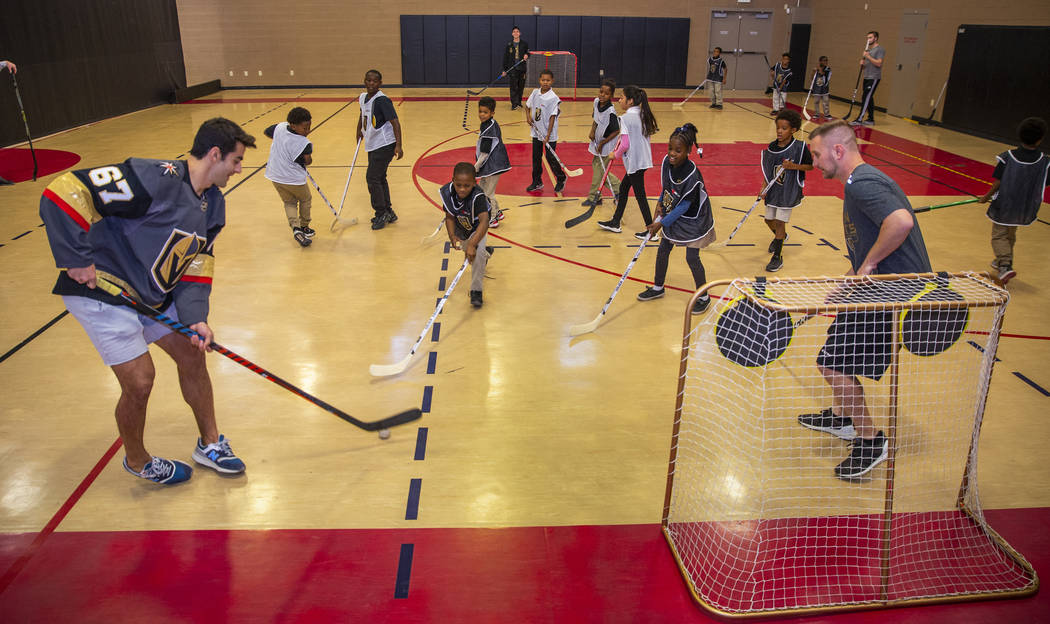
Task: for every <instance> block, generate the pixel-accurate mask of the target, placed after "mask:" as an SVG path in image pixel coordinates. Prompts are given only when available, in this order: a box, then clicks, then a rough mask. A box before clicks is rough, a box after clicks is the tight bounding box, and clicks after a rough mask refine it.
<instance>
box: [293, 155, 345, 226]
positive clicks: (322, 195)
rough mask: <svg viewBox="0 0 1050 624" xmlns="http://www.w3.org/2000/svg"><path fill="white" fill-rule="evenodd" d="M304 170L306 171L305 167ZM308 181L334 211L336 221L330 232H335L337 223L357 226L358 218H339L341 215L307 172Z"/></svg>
mask: <svg viewBox="0 0 1050 624" xmlns="http://www.w3.org/2000/svg"><path fill="white" fill-rule="evenodd" d="M304 169H305V167H304ZM306 179H307V180H309V181H310V184H313V185H314V188H315V189H317V194H318V195H320V196H321V199H322V200H323V201H324V203H325V205H326V206H328V209H329V210H331V211H332V214H333V215H335V221H333V222H332V227H331V228H329V229H330V230H332V231H333V232H334V231H335V224H336V223H339V224H340V225H342V226H343V227H347V226H350V225H357V217H354V218H352V219H349V220H348V219H343V218H342V217H340V216H339V213H338V212H336V211H335V206H333V205H332V202H330V201H328V198H327V197H325V196H324V191H322V190H321V187H320V186H317V182H316V181H315V180H314V177H313V176H312V175H310V172H309V171H307V172H306Z"/></svg>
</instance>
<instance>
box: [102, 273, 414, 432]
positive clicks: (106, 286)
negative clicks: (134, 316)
mask: <svg viewBox="0 0 1050 624" xmlns="http://www.w3.org/2000/svg"><path fill="white" fill-rule="evenodd" d="M97 283H98V287H99V288H101V289H102V290H104V291H106V292H107V293H109V294H111V295H114V296H116V297H119V298H120V301H121V303H123V304H124V305H126V306H128V307H129V308H132V309H133V310H135V311H136V312H138V313H139V314H142V315H145V316H148V317H150V318H151V319H153V320H155V321H158V322H160V323H163V324H165V325H167V326H168V328H169V329H171V330H172V331H174V332H178V333H180V334H182V335H183V336H185V337H186V338H187V339H192V338H193V337H194V336H196V337H198V338H199V337H200V336H199V334H197V332H195V331H193V330H192V329H190V328H189V327H186V326H185V325H183V324H182V323H180V322H178V321H176V320H175V319H173V318H171V317H169V316H167V315H165V314H164V313H162V312H160V311H158V310H155V309H153V308H151V307H150V306H148V305H146V304H144V303H142V302H140V301H137V300H136V299H134V298H132V296H131V295H130V294H128V293H127V292H126V291H125V290H123V289H121V288H120V287H119V286H117V285H116V284H113V283H110V282H108V281H106V280H104V279H101V278H98V280H97ZM208 346H210V347H211V348H212V350H214V351H218V352H219V353H221V354H222V355H224V356H226V357H228V358H229V359H231V360H233V361H234V362H237V363H238V364H240V365H241V366H243V367H245V368H247V369H248V370H250V371H252V372H253V373H256V374H257V375H259V376H260V377H263V378H264V379H268V380H270V381H272V382H274V383H275V384H277V385H278V386H280V387H282V388H284V389H285V390H288V391H289V392H291V393H292V394H295V395H298V396H300V397H302V398H304V399H306V400H307V401H309V402H311V403H313V404H314V405H316V406H318V407H320V408H321V409H323V410H325V411H327V412H330V413H332V414H335V415H336V416H338V417H339V418H342V419H343V420H345V421H346V422H348V423H350V424H351V425H354V426H355V427H359V428H361V429H364V430H365V431H378V430H379V429H389V428H390V427H395V426H397V425H403V424H405V423H407V422H412V421H413V420H417V419H419V418H420V417H421V416H422V415H423V412H422V411H421V410H420V409H419V408H414V409H410V410H406V411H404V412H401V413H400V414H394V415H393V416H390V417H388V418H384V419H382V420H376V421H373V422H365V421H363V420H358V419H356V418H354V417H353V416H351V415H350V414H347V413H346V412H344V411H342V410H341V409H339V408H336V407H333V406H332V405H329V404H328V403H326V402H324V401H322V400H321V399H319V398H317V397H315V396H314V395H312V394H310V393H308V392H306V391H305V390H303V389H301V388H298V387H296V386H293V385H292V384H290V383H288V382H287V381H285V380H283V379H281V378H280V377H278V376H277V375H274V374H273V373H271V372H270V371H268V370H266V369H265V368H263V367H261V366H259V365H258V364H255V363H254V362H252V361H250V360H248V359H246V358H244V357H241V356H240V355H237V354H236V353H234V352H233V351H230V350H229V349H227V348H226V347H224V346H222V345H220V344H219V343H217V342H212V343H211V344H210V345H208Z"/></svg>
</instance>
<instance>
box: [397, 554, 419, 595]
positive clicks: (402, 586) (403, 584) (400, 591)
mask: <svg viewBox="0 0 1050 624" xmlns="http://www.w3.org/2000/svg"><path fill="white" fill-rule="evenodd" d="M413 550H415V544H401V556H400V557H398V559H397V578H396V580H395V581H394V598H408V581H409V579H410V578H411V577H412V551H413Z"/></svg>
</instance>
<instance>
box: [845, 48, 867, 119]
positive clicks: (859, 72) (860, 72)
mask: <svg viewBox="0 0 1050 624" xmlns="http://www.w3.org/2000/svg"><path fill="white" fill-rule="evenodd" d="M864 51H865V52H867V51H868V44H867V43H865V44H864ZM863 59H864V56H863V55H861V60H863ZM863 75H864V65H861V66H860V69H858V70H857V82H855V83H854V84H853V95H852V96H851V97H850V99H849V111H847V112H846V116H845V117H843V119H849V116H850V115H851V114H852V113H853V104H854V103H855V102H856V101H857V89H859V88H860V77H861V76H863Z"/></svg>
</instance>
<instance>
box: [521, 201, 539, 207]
mask: <svg viewBox="0 0 1050 624" xmlns="http://www.w3.org/2000/svg"><path fill="white" fill-rule="evenodd" d="M542 203H543V202H532V203H531V204H518V208H524V207H525V206H538V205H539V204H542Z"/></svg>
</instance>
